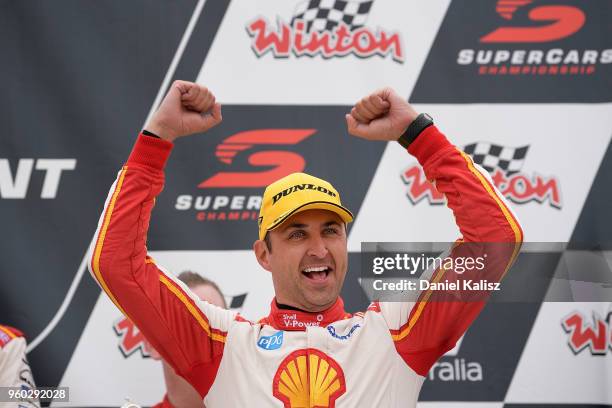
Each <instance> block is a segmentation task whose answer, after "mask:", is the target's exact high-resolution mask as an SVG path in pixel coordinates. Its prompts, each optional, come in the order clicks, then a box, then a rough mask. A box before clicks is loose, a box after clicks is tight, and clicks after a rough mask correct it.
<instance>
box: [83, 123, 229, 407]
mask: <svg viewBox="0 0 612 408" xmlns="http://www.w3.org/2000/svg"><path fill="white" fill-rule="evenodd" d="M171 150H172V144H171V143H169V142H167V141H164V140H162V139H157V138H153V137H150V136H144V135H140V136H139V138H138V140H137V142H136V144H135V146H134V148H133V150H132V153H131V155H130V157H129V159H128V161H127V163H126V165H125V166H124V167H123V168H122V169H121V171H120V172H119V175H118V177H117V180H116V181H115V183H114V184H113V186H112V187H111V190H110V193H109V196H108V198H107V201H106V204H105V207H104V211H103V213H102V216H101V218H100V222H99V223H98V230H97V231H96V236H95V239H94V246H93V247H92V251H91V259H90V262H89V270H90V272H91V274H92V276H93V277H94V279H95V280H96V281H97V282H98V284H99V285H100V287H101V288H102V290H104V292H105V293H106V294H107V295H108V296H109V298H110V299H111V300H112V301H113V303H114V304H115V305H116V306H117V307H118V308H119V309H120V310H121V311H122V312H123V314H124V315H125V316H126V317H128V318H129V319H131V320H132V321H133V322H134V323H135V324H136V326H138V328H139V329H140V330H141V331H142V333H143V334H144V336H145V337H146V338H147V340H149V342H150V343H151V344H152V345H153V347H155V349H156V350H157V351H159V353H160V354H161V355H162V356H163V358H164V360H165V361H167V362H168V363H169V364H170V365H171V366H172V367H173V368H174V370H175V371H176V372H177V373H178V374H180V375H181V376H182V377H184V378H185V379H186V380H187V381H188V382H189V383H191V385H192V386H193V387H194V388H195V389H196V390H197V391H198V392H199V393H200V394H201V395H202V396H204V395H205V394H206V393H207V392H208V389H209V388H210V386H211V385H212V382H213V380H214V377H215V375H216V372H217V370H218V366H219V363H220V360H221V355H222V353H223V347H224V344H225V339H226V335H227V331H228V330H229V326H230V325H231V323H232V322H233V321H234V316H235V315H234V313H232V312H229V311H226V310H223V309H221V308H218V307H216V306H213V305H210V304H209V303H207V302H203V301H200V300H199V299H198V298H197V297H196V296H195V295H193V294H192V293H191V291H190V290H189V289H188V288H187V287H186V286H185V285H184V284H183V283H182V282H180V281H179V280H177V279H175V278H174V276H172V275H170V274H168V273H166V272H165V271H163V269H162V268H160V267H158V266H157V265H156V264H155V262H154V261H153V260H152V259H151V258H150V257H149V256H147V248H146V238H147V230H148V227H149V219H150V216H151V210H152V208H153V205H154V203H155V197H156V196H157V195H158V194H159V193H160V192H161V191H162V188H163V184H164V173H163V168H164V165H165V163H166V160H167V159H168V156H169V155H170V151H171Z"/></svg>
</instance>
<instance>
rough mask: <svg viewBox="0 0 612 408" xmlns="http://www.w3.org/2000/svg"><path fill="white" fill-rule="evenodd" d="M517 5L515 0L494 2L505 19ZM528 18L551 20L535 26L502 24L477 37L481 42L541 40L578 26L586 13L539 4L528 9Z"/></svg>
mask: <svg viewBox="0 0 612 408" xmlns="http://www.w3.org/2000/svg"><path fill="white" fill-rule="evenodd" d="M506 3H507V4H506ZM512 3H514V4H512ZM529 3H530V1H525V2H523V4H521V5H524V4H529ZM516 8H517V7H516V2H512V1H509V0H499V1H498V4H497V12H498V13H500V15H501V16H502V17H503V18H505V19H511V18H512V16H513V13H514V11H515V10H516ZM529 19H530V20H532V21H550V23H549V24H547V25H544V26H538V27H501V28H498V29H496V30H495V31H493V32H491V33H489V34H487V35H485V36H484V37H482V38H480V42H483V43H541V42H549V41H555V40H560V39H562V38H565V37H568V36H570V35H572V34H574V33H576V32H577V31H578V30H580V29H581V28H582V26H583V25H584V23H585V21H586V16H585V15H584V12H583V11H582V10H580V9H579V8H577V7H572V6H540V7H536V8H534V9H533V10H531V11H530V12H529Z"/></svg>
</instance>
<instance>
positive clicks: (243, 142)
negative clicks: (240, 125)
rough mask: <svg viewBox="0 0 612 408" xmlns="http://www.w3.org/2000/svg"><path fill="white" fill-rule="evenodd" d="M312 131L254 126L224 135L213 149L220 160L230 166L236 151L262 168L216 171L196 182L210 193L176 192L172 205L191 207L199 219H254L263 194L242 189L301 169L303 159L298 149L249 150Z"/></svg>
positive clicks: (296, 138) (287, 141) (257, 186)
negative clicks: (239, 190)
mask: <svg viewBox="0 0 612 408" xmlns="http://www.w3.org/2000/svg"><path fill="white" fill-rule="evenodd" d="M314 133H316V130H315V129H256V130H249V131H244V132H239V133H236V134H234V135H231V136H229V137H227V138H225V139H224V140H223V141H222V142H221V143H220V144H219V145H218V146H217V148H216V151H215V156H216V157H217V159H218V160H219V161H220V162H221V163H223V164H225V165H229V166H231V165H232V164H233V163H234V159H235V158H236V156H237V155H238V154H242V155H245V154H248V157H247V158H246V160H247V161H248V164H249V165H250V166H253V167H254V168H264V169H265V170H259V171H257V170H256V171H250V172H244V171H242V172H237V171H234V172H232V171H221V172H218V173H216V174H214V175H213V176H211V177H209V178H207V179H205V180H203V181H202V182H200V183H199V184H198V188H200V189H203V190H204V191H207V192H211V194H208V195H191V194H182V195H179V196H178V197H177V198H176V202H175V205H174V208H175V209H176V210H179V211H194V212H195V217H196V219H197V220H198V221H245V220H257V218H258V217H259V208H260V207H261V200H262V196H261V194H254V195H245V194H244V189H254V191H257V192H258V193H260V192H263V189H264V188H265V187H266V186H267V185H269V184H271V183H273V182H274V181H276V180H278V179H280V178H282V177H284V176H287V175H289V174H291V173H295V172H302V171H304V169H305V168H306V160H305V159H304V157H302V156H301V155H300V154H299V153H295V152H290V151H282V150H264V151H261V150H258V151H251V150H254V149H255V148H261V147H272V146H274V147H276V148H277V149H278V146H283V145H284V146H288V145H296V144H298V143H300V142H302V141H304V140H305V139H307V138H309V137H310V136H312V135H313V134H314ZM219 189H224V191H226V189H242V190H241V193H240V194H235V195H229V194H221V195H219V194H214V191H215V190H219Z"/></svg>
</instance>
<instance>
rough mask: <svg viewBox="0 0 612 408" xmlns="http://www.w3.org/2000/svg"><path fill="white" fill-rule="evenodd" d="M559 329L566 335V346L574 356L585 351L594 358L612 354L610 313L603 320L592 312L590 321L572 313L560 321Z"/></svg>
mask: <svg viewBox="0 0 612 408" xmlns="http://www.w3.org/2000/svg"><path fill="white" fill-rule="evenodd" d="M591 322H592V324H591ZM561 327H563V330H565V332H566V333H567V334H568V340H567V344H568V345H569V347H570V349H571V350H572V352H573V353H574V354H578V353H580V352H582V351H583V350H586V349H588V350H589V352H590V353H591V355H594V356H605V355H606V354H607V352H608V351H610V354H612V311H610V312H608V315H607V316H606V317H605V318H602V317H601V316H599V315H598V314H597V313H595V312H593V317H592V320H590V319H589V318H588V317H586V316H584V315H583V314H582V313H580V312H572V313H571V314H570V315H569V316H566V317H565V318H564V319H563V320H562V321H561Z"/></svg>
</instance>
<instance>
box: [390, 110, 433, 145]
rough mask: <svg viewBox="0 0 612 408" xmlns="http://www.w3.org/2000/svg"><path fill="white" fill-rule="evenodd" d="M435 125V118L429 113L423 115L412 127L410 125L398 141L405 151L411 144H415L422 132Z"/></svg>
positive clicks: (413, 122) (418, 117)
mask: <svg viewBox="0 0 612 408" xmlns="http://www.w3.org/2000/svg"><path fill="white" fill-rule="evenodd" d="M433 123H434V122H433V118H432V117H431V116H429V115H428V114H427V113H421V114H420V115H419V116H417V117H416V119H415V120H413V121H412V123H411V124H410V125H408V128H407V129H406V131H405V132H404V133H403V134H402V135H401V136H400V137H399V139H397V141H398V143H399V144H401V145H402V147H404V149H407V148H408V146H410V143H412V142H414V140H415V139H416V138H417V137H418V136H419V135H420V134H421V132H423V131H424V130H425V129H427V128H428V127H429V126H431V125H433Z"/></svg>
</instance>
